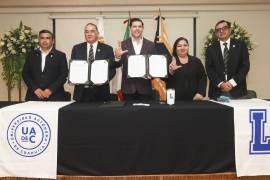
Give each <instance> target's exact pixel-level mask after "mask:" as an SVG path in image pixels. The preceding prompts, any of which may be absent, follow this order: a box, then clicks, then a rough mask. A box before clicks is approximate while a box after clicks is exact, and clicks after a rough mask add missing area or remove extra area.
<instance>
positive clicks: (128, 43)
mask: <svg viewBox="0 0 270 180" xmlns="http://www.w3.org/2000/svg"><path fill="white" fill-rule="evenodd" d="M143 29H144V24H143V21H142V20H141V19H139V18H132V19H131V21H130V32H131V37H130V38H128V39H127V40H125V41H122V42H121V43H119V47H118V48H117V49H116V50H115V56H116V57H117V58H119V59H120V61H119V62H118V66H122V65H123V72H122V84H121V89H122V92H123V96H124V99H125V100H150V99H151V98H152V86H151V80H150V79H145V78H128V77H127V59H128V56H129V55H146V54H156V49H155V44H154V43H153V42H151V41H149V40H147V39H145V38H143V37H142V33H143Z"/></svg>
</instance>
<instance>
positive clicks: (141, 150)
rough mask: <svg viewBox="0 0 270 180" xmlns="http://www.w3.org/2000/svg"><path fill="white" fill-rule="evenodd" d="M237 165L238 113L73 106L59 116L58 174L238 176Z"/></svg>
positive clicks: (207, 108)
mask: <svg viewBox="0 0 270 180" xmlns="http://www.w3.org/2000/svg"><path fill="white" fill-rule="evenodd" d="M234 159H235V155H234V121H233V108H231V107H228V106H225V105H221V104H217V103H214V102H210V101H203V102H177V103H176V104H175V105H174V106H168V105H160V104H155V103H151V106H149V107H144V106H143V107H142V106H139V107H138V106H136V107H135V106H132V103H127V104H125V105H124V106H123V107H120V106H115V107H113V106H111V105H110V104H105V105H104V104H100V103H92V104H83V103H82V104H80V103H73V104H70V105H68V106H65V107H63V108H61V109H60V110H59V124H58V168H57V169H58V174H65V175H95V176H111V175H136V174H140V175H144V174H178V173H214V172H233V171H235V160H234Z"/></svg>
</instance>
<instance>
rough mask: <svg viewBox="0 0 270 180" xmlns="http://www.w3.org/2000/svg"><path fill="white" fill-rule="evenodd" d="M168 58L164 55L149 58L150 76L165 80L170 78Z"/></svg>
mask: <svg viewBox="0 0 270 180" xmlns="http://www.w3.org/2000/svg"><path fill="white" fill-rule="evenodd" d="M167 67H168V65H167V58H166V56H164V55H150V56H149V75H150V76H151V77H160V78H164V77H167V76H168V73H167V72H168V70H167V69H168V68H167Z"/></svg>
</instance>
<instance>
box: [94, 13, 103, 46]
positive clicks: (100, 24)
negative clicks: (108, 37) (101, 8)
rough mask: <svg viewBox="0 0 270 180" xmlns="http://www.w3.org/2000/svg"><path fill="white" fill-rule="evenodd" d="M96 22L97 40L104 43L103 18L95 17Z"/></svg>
mask: <svg viewBox="0 0 270 180" xmlns="http://www.w3.org/2000/svg"><path fill="white" fill-rule="evenodd" d="M96 20H97V28H98V32H99V37H98V40H99V41H100V42H102V43H104V42H105V33H104V18H103V16H99V17H96Z"/></svg>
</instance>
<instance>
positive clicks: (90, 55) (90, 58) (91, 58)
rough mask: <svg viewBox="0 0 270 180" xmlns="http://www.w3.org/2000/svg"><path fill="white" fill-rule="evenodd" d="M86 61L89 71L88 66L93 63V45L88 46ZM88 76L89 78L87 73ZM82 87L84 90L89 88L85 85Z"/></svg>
mask: <svg viewBox="0 0 270 180" xmlns="http://www.w3.org/2000/svg"><path fill="white" fill-rule="evenodd" d="M87 61H88V63H89V69H90V64H91V63H92V62H93V61H94V52H93V44H90V49H89V54H88V58H87ZM88 76H89V77H90V75H89V71H88ZM84 87H85V88H89V87H90V85H89V84H85V85H84Z"/></svg>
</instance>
